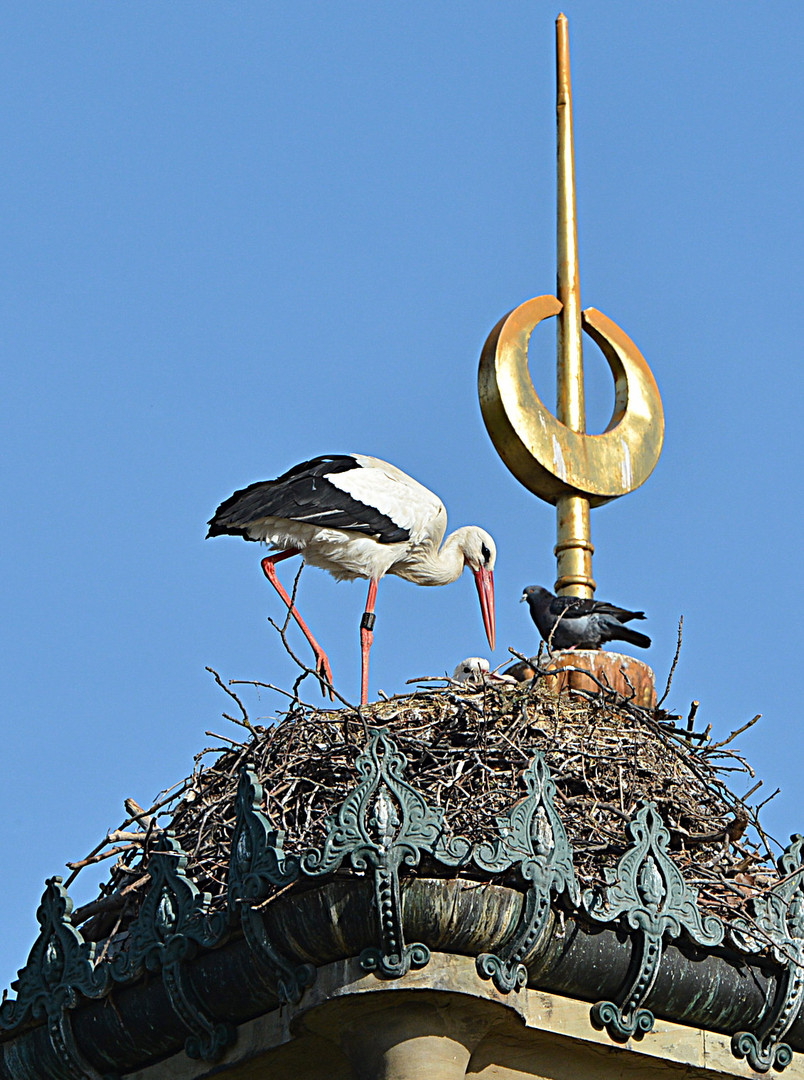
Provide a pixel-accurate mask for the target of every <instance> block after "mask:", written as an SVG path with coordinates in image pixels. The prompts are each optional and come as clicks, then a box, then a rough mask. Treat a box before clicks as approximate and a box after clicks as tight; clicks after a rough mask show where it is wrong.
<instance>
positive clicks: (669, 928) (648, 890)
mask: <svg viewBox="0 0 804 1080" xmlns="http://www.w3.org/2000/svg"><path fill="white" fill-rule="evenodd" d="M626 831H627V833H628V836H629V838H630V840H631V844H630V846H629V847H628V849H627V850H626V851H625V853H624V854H623V856H622V857H621V859H620V861H619V862H618V864H617V869H616V870H611V869H610V868H607V869H606V870H604V875H605V879H606V886H605V887H604V888H603V889H602V890H600V891H598V890H594V889H587V890H586V891H585V892H584V895H583V905H584V907H585V909H586V911H587V912H588V914H589V915H590V916H591V917H592V918H593V919H594V920H595V921H596V922H601V923H607V922H613V921H615V920H623V921H624V922H625V923H626V925H627V926H628V927H630V928H631V929H632V930H635V931H636V932H637V934H638V935H639V936H638V939H637V942H636V943H635V947H634V953H633V958H632V960H631V966H630V969H629V973H628V977H627V980H626V984H625V987H624V989H623V990H622V991H621V993H620V994H619V995H618V1000H617V1001H599V1002H597V1004H595V1005H594V1006H593V1008H592V1011H591V1018H592V1023H593V1024H594V1025H595V1026H596V1027H598V1028H605V1029H606V1030H607V1031H608V1033H609V1036H610V1037H611V1038H612V1039H615V1040H617V1041H618V1042H626V1041H627V1040H628V1039H630V1038H632V1037H637V1038H639V1037H641V1036H642V1035H644V1034H646V1033H647V1032H648V1031H650V1030H651V1029H652V1028H653V1023H654V1017H653V1014H652V1013H651V1011H650V1010H649V1009H646V1008H644V1007H643V1003H644V1001H645V1000H646V999H647V997H648V995H649V994H650V992H651V990H652V988H653V985H654V983H655V981H656V976H657V974H658V972H659V965H660V963H661V959H662V950H663V942H664V940H665V939H666V940H673V939H675V938H677V937H678V936H679V935H680V934H681V933H682V931H684V932H686V934H687V935H688V936H689V937H690V938H691V939H692V940H693V941H695V942H697V943H698V944H699V945H704V946H708V947H712V946H715V945H719V944H720V943H721V941H722V940H723V924H722V923H721V921H720V919H718V918H716V917H715V916H714V915H707V916H703V915H702V914H701V912H700V910H699V908H698V893H697V890H696V889H693V888H691V887H690V886H689V885H687V883H686V881H685V880H684V878H683V877H682V875H681V872H680V870H679V869H678V867H677V866H676V865H675V863H674V862H673V861H672V859H671V858H670V856H669V855H668V854H667V847H668V845H669V843H670V833H669V831H668V829H667V828H666V826H665V824H664V822H663V821H662V818H661V815H660V813H659V811H658V809H657V807H656V805H655V803H652V802H642V803H640V804H639V806H638V808H637V811H636V813H635V815H634V817H633V819H632V820H631V821H630V822H629V823H628V824H627V825H626Z"/></svg>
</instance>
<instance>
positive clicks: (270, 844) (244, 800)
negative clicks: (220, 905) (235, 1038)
mask: <svg viewBox="0 0 804 1080" xmlns="http://www.w3.org/2000/svg"><path fill="white" fill-rule="evenodd" d="M262 803H263V791H262V785H261V784H260V783H259V781H258V780H257V776H256V774H255V773H253V772H251V771H250V770H249V769H243V772H242V774H241V776H240V785H239V787H238V791H237V799H236V801H235V810H236V819H235V830H234V835H233V837H232V850H231V855H230V857H229V911H230V917H231V918H232V919H233V921H235V920H236V921H239V922H240V925H241V928H242V930H243V936H244V937H245V939H246V941H247V942H248V944H249V948H250V949H251V953H252V955H253V956H254V959H255V960H256V962H257V966H258V969H259V971H260V972H262V973H264V975H265V976H267V981H268V984H269V986H270V988H271V989H272V990H274V991H275V992H276V994H277V996H278V997H279V1000H280V1001H282V1002H285V1003H288V1004H291V1005H292V1004H295V1003H296V1002H297V1001H298V1000H299V999H300V998H301V996H302V994H303V993H304V989H305V987H307V986H311V985H312V984H313V981H314V980H315V968H314V967H313V966H312V964H299V963H294V962H293V961H291V960H289V959H288V958H287V957H286V956H285V954H284V953H283V952H282V949H281V947H280V946H278V945H277V944H276V943H275V942H273V941H272V940H271V938H270V936H269V934H268V931H267V929H266V926H265V920H264V919H263V917H262V914H261V913H260V912H259V911H258V910H257V907H258V905H259V904H260V903H261V902H262V901H263V900H265V899H266V897H268V896H269V895H270V893H271V892H272V891H273V890H275V889H277V888H284V887H285V886H287V885H290V884H292V883H293V882H294V881H296V880H297V879H298V877H299V860H298V859H297V858H296V857H295V856H293V855H287V854H285V851H284V843H285V834H284V833H283V832H282V831H281V830H278V829H275V828H274V827H273V826H272V825H271V823H270V821H269V820H268V818H267V817H266V816H265V814H264V813H263V811H262Z"/></svg>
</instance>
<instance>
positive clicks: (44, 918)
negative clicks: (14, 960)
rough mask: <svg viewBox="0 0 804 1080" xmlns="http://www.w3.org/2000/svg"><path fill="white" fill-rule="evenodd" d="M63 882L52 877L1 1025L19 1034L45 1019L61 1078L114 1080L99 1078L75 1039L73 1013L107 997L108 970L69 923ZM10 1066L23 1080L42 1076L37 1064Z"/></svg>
mask: <svg viewBox="0 0 804 1080" xmlns="http://www.w3.org/2000/svg"><path fill="white" fill-rule="evenodd" d="M61 882H62V879H61V878H60V877H52V878H48V880H47V881H46V883H45V892H44V895H43V896H42V902H41V903H40V905H39V908H38V910H37V912H36V918H37V921H38V922H39V927H40V931H39V937H38V938H37V939H36V941H35V942H34V946H33V948H32V949H31V952H30V955H29V957H28V962H27V964H26V965H25V967H24V968H22V970H21V971H20V973H19V989H18V991H17V997H16V1000H13V1001H4V1002H3V1004H2V1005H0V1025H2V1027H4V1028H5V1029H6V1030H14V1029H15V1028H17V1027H20V1026H22V1025H23V1024H25V1023H26V1022H27V1021H28V1020H31V1019H32V1020H38V1019H40V1018H41V1017H44V1018H45V1021H46V1024H47V1032H48V1041H49V1043H50V1046H51V1049H52V1051H53V1054H54V1057H55V1060H56V1061H57V1062H58V1067H59V1069H60V1070H61V1071H60V1075H61V1076H66V1077H70V1078H72V1080H114V1078H113V1076H112V1074H107V1073H99V1072H98V1071H97V1070H96V1069H94V1068H93V1066H92V1065H90V1063H89V1062H88V1061H87V1060H86V1058H85V1057H84V1056H83V1055H82V1054H81V1052H80V1050H79V1049H78V1047H77V1046H76V1043H75V1038H74V1036H73V1029H72V1023H71V1021H70V1012H69V1010H71V1009H74V1008H75V1006H76V1003H77V1001H78V997H79V994H81V995H83V996H84V997H87V998H100V997H103V996H104V995H105V994H107V993H108V990H109V985H110V977H109V971H108V970H107V969H101V968H98V967H96V966H95V960H96V957H95V946H94V945H92V944H90V943H89V942H86V941H84V939H83V937H82V935H81V933H80V931H78V930H76V929H75V927H74V926H73V925H72V923H71V921H70V914H71V912H72V910H73V902H72V900H71V899H70V897H69V896H68V895H67V893H66V891H65V890H64V888H63V886H62V883H61ZM13 1058H14V1060H12V1061H11V1062H8V1060H7V1064H9V1065H10V1066H11V1067H13V1068H15V1069H16V1072H17V1075H19V1076H20V1077H23V1076H26V1077H27V1076H30V1077H31V1078H33V1077H35V1076H36V1075H37V1071H36V1070H37V1062H35V1061H29V1060H27V1059H26V1057H25V1056H24V1055H19V1054H14V1055H13Z"/></svg>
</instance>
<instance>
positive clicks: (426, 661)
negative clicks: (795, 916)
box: [0, 0, 804, 985]
mask: <svg viewBox="0 0 804 1080" xmlns="http://www.w3.org/2000/svg"><path fill="white" fill-rule="evenodd" d="M558 10H559V8H558V7H554V6H552V5H549V4H546V3H544V2H536V3H534V2H528V3H524V2H522V3H520V2H511V3H504V4H501V3H491V2H484V3H481V2H465V3H461V4H458V3H447V2H442V3H432V2H429V3H422V2H416V0H413V2H407V3H405V4H404V5H402V4H398V5H379V4H374V3H368V2H365V3H356V2H344V3H338V4H320V3H310V2H308V3H304V2H301V3H300V2H296V3H294V4H292V5H291V4H279V3H274V2H270V0H259V2H257V0H254V2H242V3H231V2H218V3H207V4H197V3H189V2H185V0H172V2H171V3H170V4H166V3H161V4H158V3H154V2H151V0H144V2H140V3H137V4H136V5H134V4H128V5H126V4H109V3H106V2H100V0H99V2H96V3H90V2H83V0H80V2H78V3H74V4H70V5H58V4H51V3H33V4H24V5H12V6H7V8H6V11H5V12H4V20H3V23H4V25H3V33H2V35H0V54H2V56H1V57H0V94H1V95H2V97H1V98H0V101H1V104H0V142H2V146H3V153H2V158H1V160H0V191H2V206H1V207H0V218H1V220H2V242H0V259H2V262H3V267H2V278H0V303H1V304H2V311H1V315H0V335H2V355H3V357H4V375H3V412H4V421H5V423H4V439H3V447H4V449H3V458H4V466H5V467H4V469H3V473H2V484H3V491H2V506H3V510H4V528H3V530H2V545H3V551H2V558H3V565H4V567H5V571H6V572H5V575H4V579H5V580H4V590H5V594H6V595H5V603H4V610H5V613H6V615H5V620H6V634H5V635H4V636H5V639H6V640H5V645H4V648H3V651H2V652H3V656H2V662H3V677H2V694H3V702H2V715H3V718H4V724H5V731H4V736H3V763H4V773H3V784H2V789H0V798H2V805H3V812H4V828H3V829H2V836H1V837H0V845H2V851H0V866H2V867H3V871H4V878H5V880H4V888H3V890H2V894H0V927H2V930H3V937H2V945H1V946H0V981H2V982H3V984H4V985H5V984H6V983H7V982H8V981H9V980H10V979H11V978H13V975H14V972H15V970H16V968H17V967H19V966H20V965H21V964H22V963H23V962H24V960H25V957H26V955H27V951H28V948H29V946H30V944H31V941H32V940H33V937H34V935H35V932H36V924H35V909H36V905H37V902H38V899H39V896H40V894H41V891H42V888H43V881H44V878H45V877H47V876H49V875H52V874H54V873H65V871H64V863H65V862H66V861H67V860H70V859H78V858H80V857H82V856H83V855H84V854H86V853H87V852H88V851H89V850H90V848H92V847H93V846H94V844H95V843H96V842H97V841H98V840H99V839H100V838H101V836H102V835H103V834H104V833H105V831H106V829H107V828H113V827H115V826H116V825H117V824H118V823H119V821H120V820H121V819H122V817H123V816H124V814H123V808H122V802H123V799H124V798H126V797H128V796H133V797H134V798H136V799H137V800H138V801H139V802H141V803H143V804H148V802H149V801H150V800H151V799H152V798H153V797H154V796H155V795H156V794H157V793H158V792H159V791H160V790H162V789H163V788H166V787H169V786H170V785H171V784H173V783H174V782H175V781H177V780H179V779H180V778H181V777H183V776H184V775H186V773H187V772H188V771H189V770H190V768H191V766H192V756H193V754H194V753H196V752H197V751H199V750H200V749H202V748H203V746H205V745H208V744H209V743H210V739H209V738H208V737H207V736H205V734H204V732H205V731H206V730H207V729H209V730H213V731H217V732H221V733H223V734H225V735H230V736H234V737H238V734H239V732H238V731H237V729H233V728H232V726H231V725H230V724H228V723H227V722H226V721H225V720H222V719H221V718H220V713H221V711H222V710H223V709H225V708H226V701H225V700H224V698H223V695H222V694H221V692H220V691H219V690H218V689H217V688H216V687H215V686H214V684H213V683H212V680H211V679H210V677H209V675H208V674H207V673H206V672H205V670H204V668H205V665H211V666H213V667H215V668H216V669H217V670H218V671H220V672H221V673H222V675H224V677H226V678H244V679H260V680H264V681H267V682H273V683H278V684H280V685H286V686H287V685H289V684H290V682H291V681H292V679H293V677H294V671H293V668H292V665H290V663H289V662H288V661H287V658H286V657H285V655H284V652H283V650H282V648H281V645H280V643H279V641H278V640H277V638H276V634H275V632H274V631H273V630H272V629H271V627H270V626H269V624H268V622H267V619H268V617H269V616H272V617H274V618H277V617H278V616H279V613H280V612H279V608H278V606H277V600H276V597H275V596H274V595H273V594H272V592H271V590H270V589H269V587H268V586H267V584H266V583H265V581H264V579H263V578H262V575H261V573H260V570H259V550H258V549H257V548H256V546H254V545H248V544H244V543H242V542H240V541H239V540H236V539H228V538H222V539H218V540H215V541H208V542H205V541H204V540H203V536H204V532H205V522H206V520H207V518H208V517H209V516H210V514H211V513H212V512H213V511H214V509H215V507H216V506H217V505H218V503H219V502H220V501H221V500H222V499H223V498H224V497H226V496H227V495H229V494H230V492H231V491H233V490H234V489H235V488H237V487H242V486H243V485H245V484H247V483H250V482H251V481H254V480H258V479H266V478H270V477H273V476H276V475H278V474H279V473H280V472H281V471H283V470H285V469H286V468H287V467H288V466H290V465H291V464H293V463H294V462H296V461H299V460H303V459H304V458H306V457H310V456H313V455H315V454H318V453H328V452H344V451H345V452H349V451H358V452H363V453H369V454H374V455H377V456H379V457H383V458H386V459H387V460H389V461H392V462H393V463H395V464H396V465H398V466H400V467H401V468H403V469H405V470H406V471H407V472H409V473H411V474H412V475H413V476H415V477H416V478H417V479H419V480H421V481H422V482H424V483H426V484H427V485H428V486H429V487H431V488H433V490H435V491H436V492H437V493H438V494H439V495H440V496H441V497H442V498H443V499H444V501H445V503H446V505H447V509H448V511H449V515H450V523H451V525H452V527H456V526H458V525H461V524H469V523H476V524H480V525H482V526H484V527H485V528H487V529H488V530H489V531H490V532H491V533H492V535H493V536H494V537H495V539H496V541H497V544H498V548H499V559H498V565H497V571H496V587H497V604H498V649H497V653H496V654H495V656H494V660H495V662H502V661H503V660H505V658H506V655H507V652H506V650H507V648H508V646H509V645H510V646H513V647H514V648H516V649H518V650H521V651H523V652H532V651H535V648H536V635H535V631H534V628H533V627H532V625H531V623H530V621H529V619H528V616H527V611H526V609H525V607H524V605H523V606H519V604H518V600H519V596H520V594H521V591H522V588H523V587H524V586H525V585H528V584H535V583H541V584H548V585H549V584H552V581H553V580H554V576H555V567H554V560H553V556H552V546H553V543H554V528H555V524H554V511H553V510H552V508H550V507H548V506H547V505H546V504H543V503H540V502H539V501H538V500H536V499H535V498H534V497H532V496H531V495H529V494H528V492H526V491H525V489H524V488H522V487H521V486H520V485H519V484H518V483H517V482H516V480H514V478H513V477H512V476H510V474H508V472H507V471H506V470H505V468H504V466H503V465H502V463H501V462H500V460H499V458H498V457H497V455H496V453H495V451H494V450H493V448H492V446H491V443H490V442H489V440H488V438H487V436H486V433H485V430H484V428H483V424H482V421H481V418H480V411H479V407H478V403H477V393H476V368H477V360H478V357H479V354H480V350H481V348H482V345H483V342H484V340H485V338H486V335H487V334H488V332H489V331H490V330H491V328H492V327H493V326H494V324H495V323H496V322H497V320H498V319H499V318H500V317H501V316H502V315H503V314H504V313H505V312H507V311H509V310H510V309H512V308H513V307H515V306H517V305H518V304H519V303H521V302H523V301H524V300H526V299H528V298H530V297H531V296H535V295H538V294H541V293H549V292H552V291H553V289H554V281H555V178H554V155H555V149H554V140H555V127H554V44H553V34H554V30H553V22H554V18H555V16H556V14H557V13H558ZM564 10H565V11H566V12H567V14H568V16H569V19H570V32H571V46H572V61H573V83H574V92H575V124H576V154H577V178H578V188H579V197H578V209H579V218H580V252H581V284H582V299H583V302H584V305H585V306H595V307H597V308H600V309H601V310H602V311H604V312H605V313H606V314H608V315H609V316H610V317H611V318H612V319H614V321H615V322H616V323H618V324H619V325H620V326H621V327H622V328H623V329H624V330H625V331H626V333H628V334H629V335H630V336H631V337H632V338H633V339H634V340H635V341H636V342H637V344H638V345H639V347H640V348H641V350H642V352H643V353H644V355H645V357H646V359H647V361H648V363H649V365H650V367H651V369H652V370H653V372H654V374H655V376H656V379H657V381H658V383H659V386H660V388H661V391H662V395H663V399H664V406H665V411H666V419H667V436H666V443H665V450H664V454H663V456H662V459H661V461H660V463H659V465H658V467H657V469H656V471H655V472H654V474H653V476H652V477H651V478H650V480H649V481H648V482H647V483H646V484H645V485H644V487H642V488H641V489H640V490H639V491H638V492H636V493H635V494H633V495H631V496H629V497H627V498H625V499H622V500H620V501H618V502H615V503H613V504H611V505H609V506H607V507H604V508H601V509H599V510H597V511H595V512H594V513H593V519H592V528H593V540H594V542H595V544H596V547H597V553H596V556H595V577H596V578H597V581H598V583H599V587H598V596H599V597H600V598H602V599H609V600H612V601H615V602H617V603H621V604H624V605H626V606H635V607H640V608H644V609H645V611H646V612H647V614H648V619H649V621H648V622H647V623H646V624H644V626H645V628H646V629H647V631H648V633H650V634H651V635H652V637H653V640H654V645H653V647H652V649H651V650H650V651H649V653H648V654H647V655H646V658H647V660H648V661H649V662H650V663H651V664H652V665H653V666H654V668H655V670H656V672H657V679H658V681H659V683H660V686H662V687H663V685H664V682H665V680H666V677H667V672H668V670H669V667H670V664H671V661H672V657H673V652H674V648H675V641H676V626H677V622H678V618H679V616H680V615H681V614H683V615H684V617H685V628H684V645H683V650H682V655H681V660H680V663H679V667H678V671H677V673H676V677H675V681H674V684H673V688H672V690H671V694H670V697H669V699H668V705H670V706H672V707H675V708H676V709H678V710H679V711H683V712H685V713H686V710H687V709H688V707H689V703H690V701H691V700H692V699H693V698H697V699H699V700H700V701H701V708H700V713H699V716H700V721H701V724H702V725H706V724H708V723H711V724H712V725H713V733H714V734H715V735H717V736H720V737H723V736H725V734H726V733H727V732H728V731H730V730H731V729H733V728H735V727H737V726H739V725H741V724H742V723H744V722H745V721H746V720H748V719H750V717H751V716H753V715H754V714H755V713H757V712H762V713H763V714H764V720H763V721H762V722H761V723H760V724H759V725H757V726H756V727H755V728H754V729H752V731H751V732H749V733H748V734H747V735H746V736H745V737H744V738H742V739H741V740H740V741H739V745H740V746H741V747H742V748H743V749H744V750H745V751H746V752H747V754H748V755H749V757H750V759H751V760H752V761H753V762H754V764H755V766H756V768H757V772H758V776H759V777H762V778H763V779H764V780H765V786H764V788H763V789H761V794H760V795H758V796H757V798H761V797H764V794H765V793H767V794H770V792H771V791H772V790H773V789H774V788H775V787H776V786H777V785H778V786H781V787H782V789H783V791H782V794H781V795H780V796H778V797H777V799H776V800H774V802H773V803H771V804H770V806H769V807H768V808H767V812H766V814H765V818H766V822H767V824H768V827H769V828H770V829H771V830H772V831H773V832H774V833H775V834H776V835H777V836H778V837H779V838H780V839H781V840H782V841H786V839H787V836H788V834H789V833H790V832H793V831H795V830H799V829H804V808H802V807H801V800H800V797H799V784H800V780H799V775H800V762H801V749H802V738H801V735H800V733H799V719H798V717H799V712H800V698H801V693H800V689H799V687H798V685H797V674H796V673H797V671H798V662H799V661H798V649H799V642H798V638H797V634H798V624H797V621H796V618H795V613H796V612H797V611H799V610H800V609H801V606H802V594H801V574H800V568H799V558H798V548H799V547H800V540H799V536H800V533H801V527H802V506H801V494H800V486H801V485H800V471H801V467H800V451H799V436H798V429H799V423H800V408H801V406H800V402H801V389H802V377H801V360H800V348H801V347H800V331H799V328H798V325H797V323H798V319H799V317H800V312H801V310H802V295H801V293H802V281H803V280H804V275H803V274H802V268H801V251H802V250H803V249H804V235H802V214H801V184H800V173H801V165H802V151H801V144H800V134H799V133H800V124H801V115H802V111H804V100H803V99H804V93H803V92H802V90H803V85H802V80H803V76H802V66H801V59H800V45H801V40H802V31H804V7H802V5H800V4H799V3H791V2H781V3H776V4H774V5H773V6H772V7H770V6H766V5H760V4H757V3H743V2H739V0H731V2H730V3H729V4H725V3H719V4H713V3H703V4H701V3H692V2H687V0H676V2H674V3H672V4H671V3H664V4H658V3H641V2H632V3H626V2H618V0H606V2H605V3H602V2H591V0H568V2H567V4H566V6H565V9H564ZM553 342H554V339H553V330H552V327H551V326H549V327H545V328H543V329H542V331H541V332H540V335H538V340H536V341H534V346H533V349H532V354H533V356H532V369H533V374H534V379H535V381H536V385H537V387H539V389H540V390H542V392H543V394H544V396H545V398H546V399H547V400H550V397H551V394H552V392H553V391H552V389H551V387H552V386H553V385H554V374H553V372H552V366H553V350H554V343H553ZM586 364H587V374H588V387H589V389H588V393H589V398H590V404H589V419H590V430H598V431H599V430H602V428H603V427H605V424H606V422H607V420H608V415H609V412H610V409H611V404H612V400H613V393H612V388H611V385H610V383H611V380H610V378H609V376H608V374H607V369H606V367H605V364H604V362H603V360H602V358H601V357H600V356H599V354H597V352H596V350H595V349H594V347H593V346H591V345H589V346H588V347H587V350H586ZM285 574H286V578H287V577H288V570H286V571H285ZM289 575H290V578H292V570H289ZM300 589H301V591H300V594H299V600H300V606H301V608H302V611H303V612H304V613H305V614H306V615H307V617H308V619H309V621H310V622H311V623H312V625H313V628H314V630H315V632H316V634H317V636H318V637H319V639H320V640H321V641H322V643H323V644H324V645H325V647H326V648H327V649H328V651H329V654H330V657H331V660H332V664H333V669H334V671H335V676H336V680H337V682H338V685H339V687H340V689H341V690H342V692H343V693H344V694H345V696H346V697H347V698H351V699H356V698H357V696H358V693H359V648H358V622H359V617H360V613H361V611H362V608H363V604H364V600H365V586H364V584H362V583H357V584H351V585H348V584H336V583H335V582H333V581H332V580H331V579H329V578H328V577H327V576H326V575H324V574H322V573H320V572H318V571H315V570H308V571H306V572H305V573H304V574H303V576H302V581H301V587H300ZM299 647H300V648H302V645H301V644H300V645H299ZM476 653H481V654H484V655H487V654H488V649H487V646H486V645H485V641H484V637H483V631H482V623H481V620H480V615H479V612H478V610H477V601H476V596H475V591H474V587H473V584H472V581H471V579H470V578H469V577H468V575H465V576H464V578H463V579H462V580H461V581H459V582H457V583H455V584H454V585H451V586H449V587H447V588H444V589H437V590H429V589H416V588H415V587H413V586H411V585H409V584H407V583H405V582H402V581H398V580H389V581H386V582H383V584H382V585H381V587H380V595H379V603H378V620H377V636H376V644H375V646H374V651H373V655H372V681H371V690H372V696H374V695H376V691H377V689H378V688H382V689H383V690H385V691H386V692H387V693H394V692H399V691H402V690H404V688H405V680H406V679H409V678H411V677H413V676H418V675H424V674H439V673H442V672H444V671H445V670H447V669H448V670H452V668H453V667H454V665H455V664H456V663H457V662H458V661H459V660H461V659H462V658H463V657H465V656H467V655H472V654H476ZM307 697H308V698H309V699H311V700H314V699H315V692H314V690H313V689H312V688H311V689H310V690H309V692H308V693H307ZM252 706H253V708H252V716H253V717H255V718H256V717H259V716H270V715H273V714H274V713H275V711H276V709H277V708H280V707H281V702H280V701H279V699H276V698H273V697H271V696H270V695H268V696H265V697H263V699H262V700H261V701H256V700H255V701H253V702H252ZM83 877H84V875H83V874H82V875H81V877H79V879H78V882H77V883H76V889H75V898H76V901H77V902H79V903H80V902H82V901H85V900H87V899H89V898H90V895H91V894H92V887H91V886H92V884H93V881H94V879H92V877H91V875H88V876H87V879H86V882H85V883H84V884H83V885H82V878H83Z"/></svg>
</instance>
